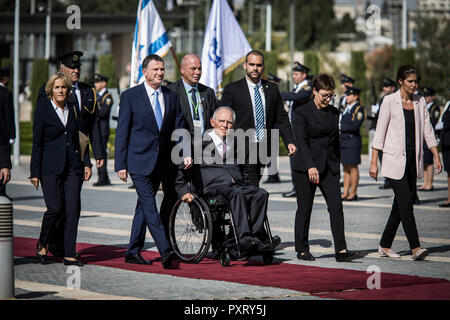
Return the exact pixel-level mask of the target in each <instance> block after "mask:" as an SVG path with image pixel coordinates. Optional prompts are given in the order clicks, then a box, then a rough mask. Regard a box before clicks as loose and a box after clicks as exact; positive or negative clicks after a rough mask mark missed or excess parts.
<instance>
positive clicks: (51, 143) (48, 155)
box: [30, 72, 91, 266]
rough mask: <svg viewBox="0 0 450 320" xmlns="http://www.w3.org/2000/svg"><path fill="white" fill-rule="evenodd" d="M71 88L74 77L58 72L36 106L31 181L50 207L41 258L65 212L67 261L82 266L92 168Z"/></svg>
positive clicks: (43, 260) (43, 259)
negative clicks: (79, 248) (85, 195)
mask: <svg viewBox="0 0 450 320" xmlns="http://www.w3.org/2000/svg"><path fill="white" fill-rule="evenodd" d="M71 90H72V83H71V81H70V79H69V78H67V76H66V75H65V74H64V73H61V72H58V73H56V74H54V75H53V76H51V77H50V79H49V81H48V82H47V85H46V87H45V91H46V94H47V96H48V99H45V100H42V101H40V102H39V103H38V104H37V106H36V110H35V112H34V122H33V148H32V153H31V164H30V173H31V174H30V181H31V183H32V184H33V186H34V187H35V188H36V190H37V189H38V187H39V183H40V184H41V186H42V192H43V194H44V200H45V204H46V206H47V211H46V212H45V213H44V217H43V218H42V227H41V234H40V237H39V240H38V242H37V246H36V255H37V257H38V259H39V260H40V262H41V263H46V261H47V245H48V243H49V237H51V234H52V232H53V231H54V228H55V224H56V222H57V221H58V219H59V217H60V216H61V215H62V214H64V212H65V214H66V222H65V227H64V264H65V265H77V266H82V265H83V263H82V262H81V261H79V260H77V259H75V246H76V238H77V228H78V219H79V216H80V191H81V183H82V179H83V171H84V178H85V180H86V179H89V178H90V175H91V171H90V170H91V168H90V167H88V166H85V165H84V164H83V161H82V155H81V151H80V140H79V133H78V121H77V118H76V117H77V114H76V112H77V110H76V109H75V108H74V107H73V106H72V105H68V104H67V101H66V100H67V97H68V96H69V94H70V92H71ZM85 156H86V157H88V156H89V155H88V154H86V155H85ZM83 168H84V169H83Z"/></svg>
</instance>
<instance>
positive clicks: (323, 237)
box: [7, 156, 450, 300]
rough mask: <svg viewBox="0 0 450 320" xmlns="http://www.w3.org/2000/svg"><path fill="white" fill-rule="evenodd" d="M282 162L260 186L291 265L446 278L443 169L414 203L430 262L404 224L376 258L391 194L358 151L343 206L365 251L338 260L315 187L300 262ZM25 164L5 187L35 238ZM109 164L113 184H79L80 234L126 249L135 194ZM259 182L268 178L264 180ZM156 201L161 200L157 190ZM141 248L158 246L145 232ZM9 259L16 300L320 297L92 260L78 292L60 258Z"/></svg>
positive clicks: (449, 248)
mask: <svg viewBox="0 0 450 320" xmlns="http://www.w3.org/2000/svg"><path fill="white" fill-rule="evenodd" d="M279 162H280V175H281V179H282V183H280V184H264V183H262V184H261V187H263V188H265V189H267V190H268V191H269V192H270V201H269V211H268V216H269V221H270V224H271V229H272V233H273V234H278V235H279V236H280V237H281V239H282V244H281V246H280V249H281V250H279V251H278V252H277V254H276V256H275V259H279V260H281V261H283V262H284V263H291V264H301V265H311V266H319V267H324V268H345V269H351V270H363V271H366V270H367V268H368V267H369V266H373V265H376V266H378V267H379V268H380V270H381V272H390V273H398V274H408V275H418V276H426V277H438V278H445V279H449V280H450V268H449V266H450V216H449V215H450V210H449V209H446V208H439V207H438V204H439V203H441V202H443V201H445V199H446V198H447V183H446V173H443V174H441V175H440V176H437V177H436V178H435V183H434V188H435V191H433V192H419V198H420V199H421V205H418V206H415V208H414V209H415V217H416V222H417V226H418V229H419V235H420V239H421V244H422V246H423V247H426V248H428V249H429V251H430V256H429V257H428V259H427V261H424V262H413V261H411V253H410V251H409V246H408V242H407V241H406V238H405V235H404V233H403V229H402V227H400V228H399V231H398V234H397V238H396V240H395V241H394V244H393V249H394V250H396V251H397V252H399V253H401V254H402V259H398V260H393V259H386V258H379V257H378V255H377V254H376V251H377V248H378V243H379V239H380V237H381V233H382V231H383V229H384V226H385V224H386V221H387V218H388V216H389V213H390V207H391V205H392V201H393V193H392V191H391V190H380V189H379V188H378V187H379V186H380V185H381V184H382V182H381V181H378V182H375V181H373V180H372V179H370V178H369V176H368V158H367V156H363V163H362V165H361V166H360V171H361V179H360V186H359V188H358V195H359V198H360V200H359V201H357V202H352V203H346V202H344V212H345V230H346V238H347V245H348V248H349V249H356V250H361V251H362V252H363V253H364V255H365V256H364V257H363V258H362V259H358V260H356V261H355V262H353V263H337V262H336V261H335V259H334V255H333V254H334V247H333V242H332V237H331V232H330V227H329V225H330V224H329V216H328V212H327V209H326V205H325V201H324V199H323V197H322V196H321V195H320V191H318V192H317V195H316V200H315V204H314V208H313V214H312V220H311V226H310V229H311V232H310V240H311V241H310V242H311V245H312V246H311V252H312V253H313V254H314V255H315V256H316V261H314V262H305V261H299V260H297V258H296V253H295V251H294V233H293V226H294V217H295V210H296V208H297V204H296V200H295V198H283V197H282V193H283V192H286V191H289V190H290V189H291V186H292V184H291V177H290V171H289V163H288V159H287V158H285V157H281V158H280V161H279ZM28 163H29V157H23V158H22V159H21V166H20V167H17V168H14V170H13V177H12V181H11V183H10V184H9V185H8V186H7V193H8V194H9V196H11V197H12V198H13V199H14V203H13V204H14V234H15V236H19V237H29V238H38V237H39V231H40V223H41V219H42V213H43V209H42V208H43V207H44V206H45V204H44V200H43V197H42V191H41V190H39V191H36V190H35V189H34V188H33V187H32V186H31V184H29V182H28V180H27V177H28V174H29V171H28ZM108 167H109V168H108V169H109V172H110V178H111V180H112V183H113V185H112V186H109V187H97V188H96V187H93V186H92V183H93V182H95V181H96V179H97V177H96V172H94V176H93V177H92V179H91V181H90V182H87V183H85V185H84V187H83V191H82V210H83V212H82V216H81V219H80V224H79V232H78V239H77V240H78V241H79V242H85V243H93V244H107V245H114V246H123V247H126V246H127V244H128V240H129V232H130V229H131V219H130V216H131V215H132V214H133V213H134V207H135V204H136V198H137V196H136V193H135V191H134V190H133V189H128V186H129V185H130V182H128V183H122V182H121V181H120V180H119V179H118V178H117V176H116V175H115V173H114V172H112V171H113V161H109V162H108ZM264 180H265V177H263V180H262V181H264ZM418 185H420V181H419V182H418ZM157 200H158V202H160V201H161V195H160V194H158V196H157ZM158 204H159V203H158ZM146 249H148V250H156V248H155V247H154V244H153V242H152V240H151V237H150V236H149V235H148V236H147V243H146ZM14 262H15V280H16V288H15V293H16V298H17V299H31V300H48V299H50V300H57V299H130V298H132V299H169V300H179V299H186V298H189V299H202V300H221V299H225V300H229V299H281V300H303V299H319V298H317V297H313V296H311V295H309V294H308V293H302V292H298V291H292V290H285V289H279V288H272V287H259V286H252V285H243V284H238V283H231V282H224V281H211V280H197V279H186V278H180V277H173V276H169V275H161V274H150V273H139V272H133V271H127V270H120V269H113V268H107V267H101V266H94V265H86V266H85V267H83V268H81V272H82V273H81V290H71V289H67V280H68V277H69V276H70V274H67V273H66V271H67V268H66V267H65V266H64V265H62V264H60V263H53V264H50V265H45V266H42V265H39V264H37V263H36V261H35V260H34V259H30V258H20V257H16V258H15V261H14ZM218 267H220V266H219V265H218ZM330 276H332V275H330ZM187 292H188V293H189V294H188V295H187V294H186V293H187Z"/></svg>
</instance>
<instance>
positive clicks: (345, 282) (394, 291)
mask: <svg viewBox="0 0 450 320" xmlns="http://www.w3.org/2000/svg"><path fill="white" fill-rule="evenodd" d="M36 241H37V239H31V238H22V237H15V238H14V254H15V256H17V257H30V256H35V247H36ZM77 251H80V252H81V254H82V258H81V261H83V262H86V263H88V264H92V265H99V266H105V267H111V268H118V269H124V270H131V271H138V272H147V273H155V274H167V275H172V276H177V277H185V278H191V279H204V280H218V281H228V282H234V283H242V284H247V285H257V286H267V287H277V288H283V289H289V290H295V291H300V292H308V293H310V294H313V295H316V296H319V297H328V298H336V299H355V300H357V299H363V300H372V299H374V300H377V299H389V300H392V299H420V300H427V299H440V300H447V299H450V283H449V282H448V281H447V280H446V279H439V278H429V277H419V276H410V275H402V274H392V273H381V287H382V289H379V290H368V289H367V286H366V281H367V279H368V277H369V276H370V274H368V273H366V272H365V271H359V270H347V269H335V268H323V267H314V266H304V265H294V264H287V263H276V262H275V263H274V264H271V265H264V264H263V263H262V262H257V261H232V263H231V265H230V267H222V266H221V265H220V263H219V262H218V261H215V260H210V259H204V260H203V261H202V262H201V263H199V264H184V263H182V264H180V266H179V268H177V269H163V268H162V265H161V264H160V263H154V264H153V265H150V266H146V265H136V264H126V263H125V262H124V256H125V252H126V248H122V247H115V246H107V245H96V244H87V243H77ZM142 256H143V257H144V259H148V260H153V261H155V260H159V258H160V257H159V254H158V253H157V252H151V251H143V252H142ZM349 290H351V291H349Z"/></svg>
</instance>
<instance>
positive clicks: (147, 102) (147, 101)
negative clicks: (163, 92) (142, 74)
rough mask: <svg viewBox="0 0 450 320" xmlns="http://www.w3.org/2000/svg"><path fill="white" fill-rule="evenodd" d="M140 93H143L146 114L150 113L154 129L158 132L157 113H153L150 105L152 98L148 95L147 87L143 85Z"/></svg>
mask: <svg viewBox="0 0 450 320" xmlns="http://www.w3.org/2000/svg"><path fill="white" fill-rule="evenodd" d="M139 91H140V92H141V95H142V97H141V99H142V101H144V113H148V114H149V115H150V118H151V120H150V121H152V122H153V124H152V128H155V129H156V131H158V129H157V128H158V124H157V123H156V118H155V113H154V112H153V107H152V105H151V103H150V97H149V96H148V94H147V90H145V85H144V83H142V84H141V85H140V87H139Z"/></svg>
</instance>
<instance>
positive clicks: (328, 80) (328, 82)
mask: <svg viewBox="0 0 450 320" xmlns="http://www.w3.org/2000/svg"><path fill="white" fill-rule="evenodd" d="M313 87H314V88H315V89H316V91H319V90H334V88H335V84H334V79H333V78H332V77H330V76H329V75H327V74H326V73H319V74H318V75H317V76H316V77H315V78H314V82H313Z"/></svg>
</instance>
